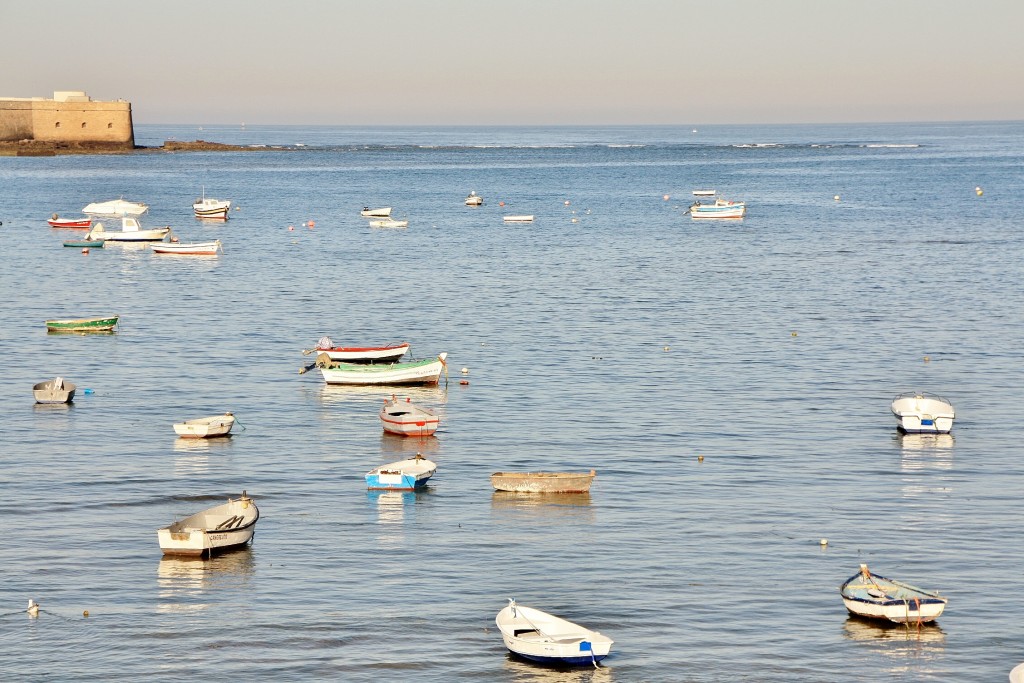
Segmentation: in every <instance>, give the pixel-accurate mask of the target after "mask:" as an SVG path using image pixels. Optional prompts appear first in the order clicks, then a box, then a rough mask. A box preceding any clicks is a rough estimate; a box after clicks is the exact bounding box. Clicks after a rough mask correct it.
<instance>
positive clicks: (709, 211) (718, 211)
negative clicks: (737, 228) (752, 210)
mask: <svg viewBox="0 0 1024 683" xmlns="http://www.w3.org/2000/svg"><path fill="white" fill-rule="evenodd" d="M746 213H747V205H746V204H745V203H744V202H730V201H727V200H725V199H716V200H715V203H714V204H702V203H701V202H699V201H697V202H694V203H693V204H691V205H690V217H691V218H694V219H702V218H732V219H738V218H743V216H745V215H746Z"/></svg>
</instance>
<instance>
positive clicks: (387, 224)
mask: <svg viewBox="0 0 1024 683" xmlns="http://www.w3.org/2000/svg"><path fill="white" fill-rule="evenodd" d="M370 227H371V228H408V227H409V221H406V220H396V219H392V218H381V219H380V220H376V221H370Z"/></svg>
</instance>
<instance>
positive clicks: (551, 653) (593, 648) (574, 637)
mask: <svg viewBox="0 0 1024 683" xmlns="http://www.w3.org/2000/svg"><path fill="white" fill-rule="evenodd" d="M494 623H495V624H496V625H497V626H498V629H499V630H500V631H501V637H502V639H503V640H504V641H505V647H507V648H508V649H509V652H511V653H512V654H514V655H517V656H519V657H522V658H524V659H528V660H530V661H533V662H539V663H541V664H550V665H556V666H586V665H588V664H592V665H593V666H597V664H598V662H600V661H601V660H602V659H604V658H605V657H607V656H608V653H609V652H610V651H611V649H612V643H614V642H615V641H613V640H612V639H611V638H609V637H608V636H604V635H601V634H600V633H598V632H597V631H591V630H590V629H587V628H584V627H582V626H580V625H579V624H574V623H572V622H571V621H566V620H565V619H561V618H559V617H556V616H554V615H552V614H548V613H547V612H542V611H540V610H539V609H534V608H532V607H523V606H521V605H517V604H516V601H515V600H512V599H509V601H508V606H507V607H505V609H503V610H501V611H500V612H498V616H497V617H495V619H494Z"/></svg>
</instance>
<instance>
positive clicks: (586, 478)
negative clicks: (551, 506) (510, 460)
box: [491, 470, 597, 493]
mask: <svg viewBox="0 0 1024 683" xmlns="http://www.w3.org/2000/svg"><path fill="white" fill-rule="evenodd" d="M596 476H597V472H596V471H594V470H590V472H495V473H494V474H492V475H491V486H493V487H494V488H495V489H496V490H498V491H514V492H517V493H586V492H588V491H590V484H591V483H593V481H594V477H596Z"/></svg>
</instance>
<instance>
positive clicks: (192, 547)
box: [156, 491, 260, 557]
mask: <svg viewBox="0 0 1024 683" xmlns="http://www.w3.org/2000/svg"><path fill="white" fill-rule="evenodd" d="M259 518H260V511H259V509H258V508H257V507H256V503H255V502H253V500H252V499H251V498H249V497H248V496H247V495H246V493H245V491H242V497H241V498H238V499H237V500H232V499H231V498H229V499H228V502H226V503H224V504H223V505H217V506H215V507H212V508H209V509H208V510H203V511H202V512H197V513H196V514H194V515H191V516H189V517H186V518H185V519H182V520H179V521H176V522H174V523H173V524H170V525H168V526H165V527H163V528H161V529H157V532H156V533H157V538H158V539H159V540H160V549H161V550H163V551H164V554H165V555H192V556H196V557H204V556H205V557H209V556H210V555H212V554H213V553H215V552H219V551H221V550H228V549H230V548H237V547H239V546H243V545H245V544H246V543H248V542H249V541H251V540H252V536H253V534H254V533H256V522H257V521H258V520H259Z"/></svg>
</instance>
